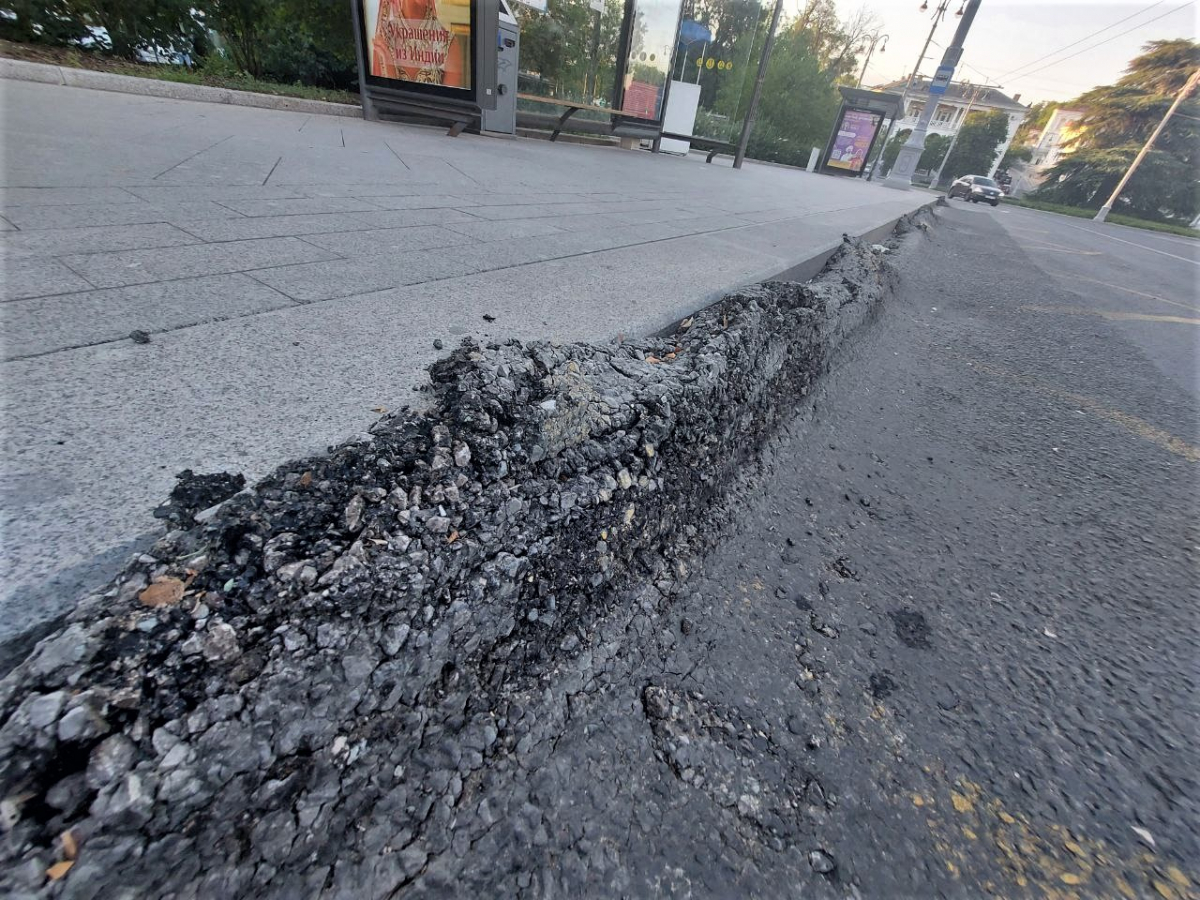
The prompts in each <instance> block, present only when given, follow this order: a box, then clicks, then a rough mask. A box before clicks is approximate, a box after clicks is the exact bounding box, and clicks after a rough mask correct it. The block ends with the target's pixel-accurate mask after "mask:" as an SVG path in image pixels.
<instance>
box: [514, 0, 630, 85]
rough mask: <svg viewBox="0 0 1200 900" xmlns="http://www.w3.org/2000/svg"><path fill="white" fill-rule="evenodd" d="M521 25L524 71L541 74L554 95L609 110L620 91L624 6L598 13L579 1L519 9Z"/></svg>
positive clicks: (609, 6) (540, 79)
mask: <svg viewBox="0 0 1200 900" xmlns="http://www.w3.org/2000/svg"><path fill="white" fill-rule="evenodd" d="M514 5H515V7H516V8H515V9H514V12H515V13H516V16H517V20H518V21H519V22H520V23H521V69H522V70H524V71H527V72H532V73H536V75H535V77H536V78H537V79H538V90H539V92H541V93H545V94H547V95H549V96H554V97H564V98H567V99H571V100H575V101H576V102H580V103H594V104H598V105H604V104H606V103H609V102H610V101H611V100H612V97H613V92H614V89H615V87H616V69H617V50H618V43H619V40H620V32H621V20H622V18H623V16H624V4H622V3H615V2H612V0H610V2H608V3H606V4H605V5H604V11H603V12H602V13H600V14H597V13H596V12H595V11H593V10H592V9H591V7H590V6H589V5H588V4H587V3H581V2H579V0H549V2H548V3H547V7H546V11H545V12H539V11H537V10H535V9H531V8H530V7H528V6H525V5H524V4H521V3H517V4H514Z"/></svg>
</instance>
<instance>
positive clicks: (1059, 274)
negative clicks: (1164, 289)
mask: <svg viewBox="0 0 1200 900" xmlns="http://www.w3.org/2000/svg"><path fill="white" fill-rule="evenodd" d="M1048 274H1050V275H1053V276H1054V277H1055V278H1062V279H1065V280H1068V281H1090V282H1091V283H1092V284H1100V285H1103V286H1104V287H1110V288H1114V289H1116V290H1118V291H1124V292H1125V293H1127V294H1133V295H1134V296H1135V297H1145V298H1146V299H1147V300H1157V301H1159V302H1160V303H1169V304H1171V305H1172V306H1180V307H1182V308H1183V309H1190V310H1191V311H1192V312H1200V307H1195V306H1188V305H1187V304H1186V303H1180V302H1179V301H1178V300H1168V299H1167V298H1166V297H1160V296H1159V295H1158V294H1147V293H1146V292H1145V291H1135V290H1134V289H1133V288H1127V287H1125V286H1124V285H1120V284H1113V283H1112V282H1111V281H1101V280H1100V279H1099V278H1087V277H1086V276H1083V275H1066V274H1064V273H1062V272H1049V273H1048Z"/></svg>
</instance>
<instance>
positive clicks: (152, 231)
mask: <svg viewBox="0 0 1200 900" xmlns="http://www.w3.org/2000/svg"><path fill="white" fill-rule="evenodd" d="M199 241H200V239H199V238H196V237H193V236H192V235H190V234H188V233H187V232H186V231H183V230H182V229H179V228H176V227H175V226H173V225H168V224H165V223H162V222H158V223H155V224H149V225H105V226H99V227H91V228H43V229H39V230H33V231H26V232H13V233H9V234H6V235H4V236H3V237H2V238H0V254H3V255H5V256H8V257H10V258H16V257H32V256H62V255H65V254H68V253H100V252H104V251H110V250H146V249H151V248H154V247H178V246H180V245H182V244H196V243H199Z"/></svg>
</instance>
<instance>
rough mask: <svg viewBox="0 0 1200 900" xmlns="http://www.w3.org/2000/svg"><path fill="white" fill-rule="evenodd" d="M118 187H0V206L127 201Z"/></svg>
mask: <svg viewBox="0 0 1200 900" xmlns="http://www.w3.org/2000/svg"><path fill="white" fill-rule="evenodd" d="M131 199H133V198H132V197H131V196H130V194H129V192H128V191H127V190H125V189H124V188H119V187H100V188H97V187H49V186H47V187H2V188H0V206H74V205H77V204H80V203H128V202H129V201H130V200H131Z"/></svg>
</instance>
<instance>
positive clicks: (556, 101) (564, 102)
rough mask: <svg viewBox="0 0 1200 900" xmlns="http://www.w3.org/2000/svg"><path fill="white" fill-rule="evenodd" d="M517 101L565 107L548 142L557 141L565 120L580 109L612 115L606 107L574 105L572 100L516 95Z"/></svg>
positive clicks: (589, 104) (583, 104) (586, 104)
mask: <svg viewBox="0 0 1200 900" xmlns="http://www.w3.org/2000/svg"><path fill="white" fill-rule="evenodd" d="M517 99H518V100H528V101H529V102H530V103H546V104H549V105H550V106H565V107H566V109H567V111H566V112H564V113H563V114H562V115H561V116H559V117H558V124H557V125H555V126H554V131H552V132H551V133H550V140H552V141H556V140H558V136H559V135H560V134H562V130H563V127H564V126H565V125H566V124H567V120H568V119H570V118H571V116H573V115H575V113H577V112H579V111H580V110H581V109H590V110H593V111H595V112H602V113H604V114H606V115H610V116H611V115H612V112H613V111H612V108H611V107H608V106H596V105H595V104H593V103H576V102H575V101H574V100H563V99H561V98H555V97H539V96H538V95H537V94H517Z"/></svg>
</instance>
